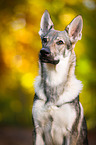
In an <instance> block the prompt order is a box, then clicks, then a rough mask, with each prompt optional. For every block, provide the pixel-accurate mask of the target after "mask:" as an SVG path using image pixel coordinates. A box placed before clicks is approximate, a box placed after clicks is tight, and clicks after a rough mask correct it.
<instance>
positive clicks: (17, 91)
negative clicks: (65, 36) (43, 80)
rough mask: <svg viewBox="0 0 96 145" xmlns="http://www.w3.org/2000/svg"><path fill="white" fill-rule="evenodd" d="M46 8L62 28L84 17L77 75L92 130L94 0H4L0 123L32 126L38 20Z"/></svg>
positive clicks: (95, 122) (95, 107)
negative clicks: (77, 17) (80, 82)
mask: <svg viewBox="0 0 96 145" xmlns="http://www.w3.org/2000/svg"><path fill="white" fill-rule="evenodd" d="M45 9H47V10H48V11H49V13H50V14H51V16H52V20H53V22H54V24H55V29H59V30H64V28H65V27H66V25H68V23H70V21H71V20H72V19H73V18H74V17H75V16H77V15H79V14H81V15H82V17H83V20H84V27H83V37H82V40H81V41H79V42H78V43H77V44H76V47H75V52H76V55H77V67H76V76H77V78H78V79H80V80H81V81H82V82H83V84H84V88H83V91H82V93H81V94H80V101H81V103H82V104H83V107H84V112H85V116H86V118H87V124H88V128H89V129H91V128H94V127H95V126H96V90H95V88H96V76H95V75H96V69H95V68H96V63H95V62H96V48H95V32H96V31H95V30H96V28H95V27H96V26H95V25H96V21H95V20H96V5H95V1H92V0H78V1H76V0H69V1H68V0H64V1H63V0H59V1H58V0H42V1H39V0H35V1H33V0H16V1H12V0H8V1H7V0H1V1H0V34H1V35H0V124H1V125H2V124H3V125H31V109H32V102H33V96H34V87H33V84H34V80H35V77H36V75H37V74H38V52H39V50H40V49H41V43H40V38H39V36H38V31H39V25H40V19H41V16H42V14H43V12H44V11H45Z"/></svg>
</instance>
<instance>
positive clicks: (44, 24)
mask: <svg viewBox="0 0 96 145" xmlns="http://www.w3.org/2000/svg"><path fill="white" fill-rule="evenodd" d="M53 26H54V25H53V22H52V20H51V18H50V15H49V13H48V11H47V10H45V12H44V14H43V15H42V18H41V23H40V31H39V35H40V36H42V35H46V33H47V32H48V30H50V29H51V28H53Z"/></svg>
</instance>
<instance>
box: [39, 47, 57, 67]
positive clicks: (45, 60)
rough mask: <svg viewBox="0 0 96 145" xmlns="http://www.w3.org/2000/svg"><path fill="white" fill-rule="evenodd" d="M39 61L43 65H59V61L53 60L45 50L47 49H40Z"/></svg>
mask: <svg viewBox="0 0 96 145" xmlns="http://www.w3.org/2000/svg"><path fill="white" fill-rule="evenodd" d="M39 59H40V61H41V62H43V63H51V64H54V65H56V64H58V63H59V59H58V60H55V59H54V58H53V56H52V55H51V53H50V51H49V49H47V48H42V49H41V50H40V53H39Z"/></svg>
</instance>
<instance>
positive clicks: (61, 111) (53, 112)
mask: <svg viewBox="0 0 96 145" xmlns="http://www.w3.org/2000/svg"><path fill="white" fill-rule="evenodd" d="M33 117H34V118H35V123H36V125H37V126H38V129H40V130H42V131H45V130H46V131H48V132H49V130H50V133H51V135H52V136H54V133H55V135H56V134H57V133H58V132H59V134H62V135H67V133H69V132H70V131H71V129H72V125H73V123H74V121H75V118H76V111H75V108H74V106H72V105H69V104H65V105H63V106H61V107H57V106H54V105H48V104H46V105H45V104H44V102H43V101H41V100H38V101H36V102H35V104H34V106H33ZM56 136H57V135H56Z"/></svg>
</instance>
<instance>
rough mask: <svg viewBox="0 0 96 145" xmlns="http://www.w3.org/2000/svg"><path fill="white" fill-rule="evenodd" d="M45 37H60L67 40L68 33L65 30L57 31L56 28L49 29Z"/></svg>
mask: <svg viewBox="0 0 96 145" xmlns="http://www.w3.org/2000/svg"><path fill="white" fill-rule="evenodd" d="M45 37H49V38H52V39H54V40H56V39H61V38H62V39H64V40H65V41H68V40H69V37H68V34H67V32H66V31H65V30H64V31H58V30H54V29H53V30H51V31H49V33H48V34H47V35H46V36H45Z"/></svg>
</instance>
